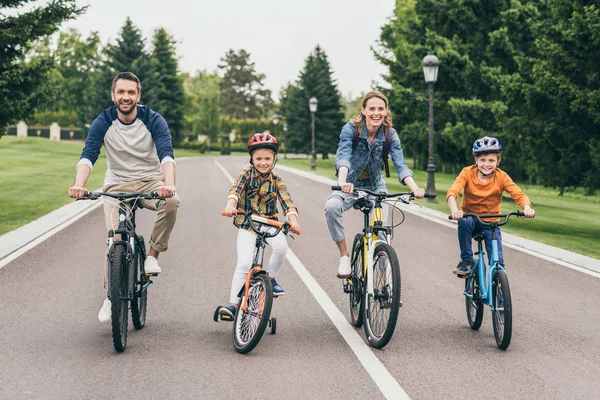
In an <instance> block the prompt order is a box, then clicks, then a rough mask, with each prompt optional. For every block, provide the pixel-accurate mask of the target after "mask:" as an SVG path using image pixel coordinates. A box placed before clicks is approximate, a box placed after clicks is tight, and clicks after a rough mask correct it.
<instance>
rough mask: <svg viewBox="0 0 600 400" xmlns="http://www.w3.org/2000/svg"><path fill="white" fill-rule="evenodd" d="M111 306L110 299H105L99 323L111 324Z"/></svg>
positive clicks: (99, 314) (99, 315) (99, 313)
mask: <svg viewBox="0 0 600 400" xmlns="http://www.w3.org/2000/svg"><path fill="white" fill-rule="evenodd" d="M110 307H111V304H110V300H109V299H104V303H102V308H101V309H100V311H99V312H98V321H100V322H109V321H110V319H111V317H112V311H111V308H110Z"/></svg>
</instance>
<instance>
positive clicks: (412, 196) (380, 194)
mask: <svg viewBox="0 0 600 400" xmlns="http://www.w3.org/2000/svg"><path fill="white" fill-rule="evenodd" d="M331 190H340V191H341V190H342V187H341V186H338V185H334V186H331ZM359 192H365V193H367V194H370V195H371V196H375V197H379V198H381V199H388V198H391V197H400V196H408V197H409V200H414V199H415V194H414V193H413V192H398V193H385V192H377V191H375V190H369V189H362V188H361V189H354V190H353V191H352V194H354V195H359ZM423 197H425V198H435V195H432V194H427V193H425V196H423ZM401 200H403V199H401ZM403 201H404V200H403ZM404 203H407V204H408V202H407V201H404Z"/></svg>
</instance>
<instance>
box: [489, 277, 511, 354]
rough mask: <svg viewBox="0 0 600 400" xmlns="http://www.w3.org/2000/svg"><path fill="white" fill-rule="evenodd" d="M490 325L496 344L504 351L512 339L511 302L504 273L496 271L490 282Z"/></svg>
mask: <svg viewBox="0 0 600 400" xmlns="http://www.w3.org/2000/svg"><path fill="white" fill-rule="evenodd" d="M492 304H493V306H494V309H493V310H492V323H493V325H494V336H495V337H496V344H497V345H498V347H499V348H501V349H502V350H506V349H507V348H508V346H509V345H510V339H511V338H512V300H511V297H510V287H509V286H508V277H507V276H506V272H504V271H503V270H498V271H496V273H495V274H494V279H493V281H492Z"/></svg>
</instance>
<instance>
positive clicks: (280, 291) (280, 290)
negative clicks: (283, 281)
mask: <svg viewBox="0 0 600 400" xmlns="http://www.w3.org/2000/svg"><path fill="white" fill-rule="evenodd" d="M271 285H273V296H275V297H277V296H283V295H284V294H285V290H283V288H282V287H281V286H280V285H279V283H277V281H276V280H275V279H272V280H271Z"/></svg>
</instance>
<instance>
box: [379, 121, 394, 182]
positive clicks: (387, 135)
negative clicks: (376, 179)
mask: <svg viewBox="0 0 600 400" xmlns="http://www.w3.org/2000/svg"><path fill="white" fill-rule="evenodd" d="M383 136H384V139H383V151H382V152H381V155H382V157H383V165H384V166H385V176H386V177H388V178H389V177H390V166H389V164H388V156H389V155H390V147H392V138H391V132H390V127H389V126H387V125H384V126H383Z"/></svg>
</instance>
